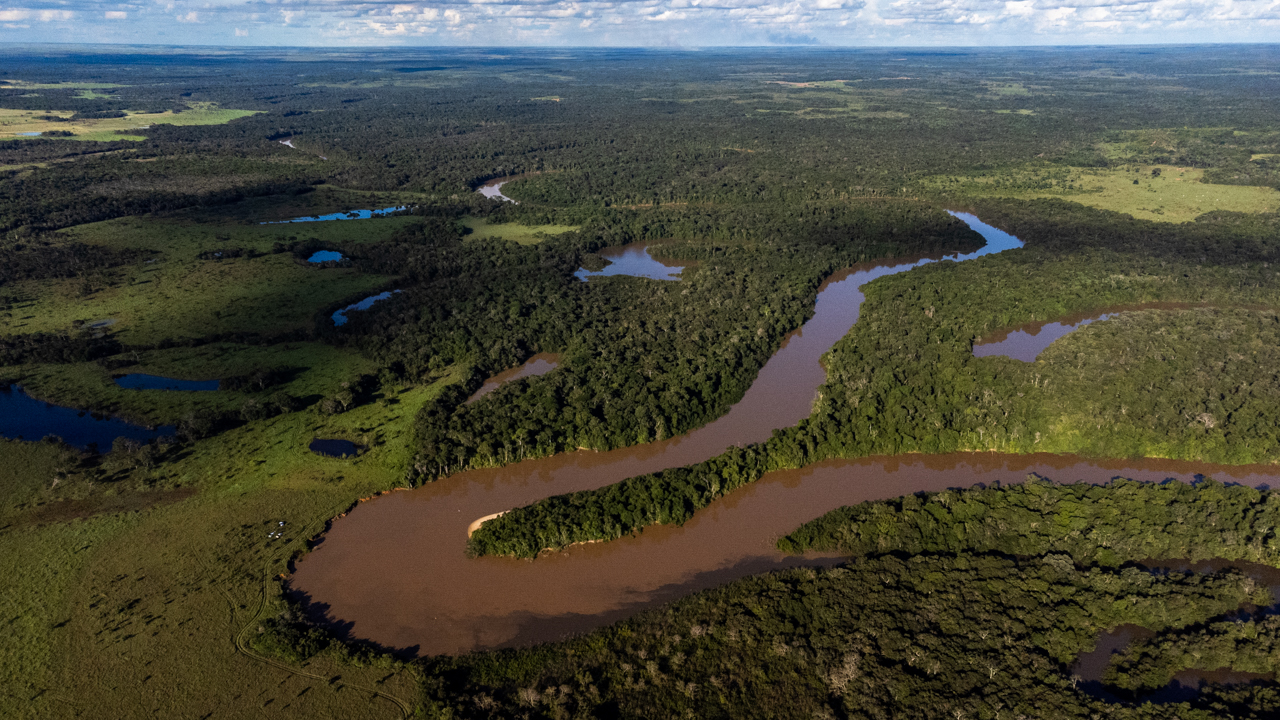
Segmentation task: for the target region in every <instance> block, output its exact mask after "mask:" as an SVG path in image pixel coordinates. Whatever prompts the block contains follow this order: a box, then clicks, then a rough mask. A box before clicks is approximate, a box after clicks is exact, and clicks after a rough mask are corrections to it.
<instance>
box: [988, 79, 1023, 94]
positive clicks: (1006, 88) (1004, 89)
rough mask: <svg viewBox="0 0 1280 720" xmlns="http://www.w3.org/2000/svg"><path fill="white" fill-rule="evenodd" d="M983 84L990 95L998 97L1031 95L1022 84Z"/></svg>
mask: <svg viewBox="0 0 1280 720" xmlns="http://www.w3.org/2000/svg"><path fill="white" fill-rule="evenodd" d="M983 84H984V85H986V86H987V92H989V93H991V94H992V95H1000V96H1005V97H1007V96H1029V95H1030V94H1031V91H1030V90H1028V89H1027V86H1025V85H1023V84H1022V83H1016V82H1011V83H1001V82H988V83H983Z"/></svg>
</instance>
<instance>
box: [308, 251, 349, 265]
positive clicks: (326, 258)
mask: <svg viewBox="0 0 1280 720" xmlns="http://www.w3.org/2000/svg"><path fill="white" fill-rule="evenodd" d="M342 259H343V258H342V253H340V252H338V251H337V250H317V251H316V252H315V253H314V254H313V255H312V256H311V257H309V258H307V262H309V263H323V262H330V261H332V262H338V261H340V260H342Z"/></svg>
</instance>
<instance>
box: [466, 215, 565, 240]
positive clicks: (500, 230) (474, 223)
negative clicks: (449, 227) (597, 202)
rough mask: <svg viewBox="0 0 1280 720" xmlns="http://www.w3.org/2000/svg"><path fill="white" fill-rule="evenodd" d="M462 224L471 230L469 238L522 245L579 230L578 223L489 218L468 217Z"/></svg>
mask: <svg viewBox="0 0 1280 720" xmlns="http://www.w3.org/2000/svg"><path fill="white" fill-rule="evenodd" d="M462 224H463V225H465V226H466V227H467V228H469V229H470V230H471V234H470V235H469V237H468V239H475V240H479V239H482V238H494V239H497V240H510V241H511V242H514V243H519V244H521V245H536V244H538V243H540V242H542V241H543V240H544V239H546V238H547V237H549V236H551V235H559V234H561V233H566V232H569V231H570V230H577V229H578V227H579V226H577V225H521V224H519V223H497V224H493V223H490V222H489V219H488V218H466V219H464V220H463V221H462Z"/></svg>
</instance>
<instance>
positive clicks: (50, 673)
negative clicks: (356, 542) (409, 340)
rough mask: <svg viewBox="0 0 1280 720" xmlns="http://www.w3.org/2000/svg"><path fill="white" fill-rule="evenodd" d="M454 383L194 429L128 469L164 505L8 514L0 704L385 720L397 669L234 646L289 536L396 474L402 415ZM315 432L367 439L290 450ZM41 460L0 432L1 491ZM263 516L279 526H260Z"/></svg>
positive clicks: (39, 478) (116, 713) (38, 482)
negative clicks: (211, 430) (27, 518)
mask: <svg viewBox="0 0 1280 720" xmlns="http://www.w3.org/2000/svg"><path fill="white" fill-rule="evenodd" d="M174 361H175V362H179V361H180V360H179V359H174ZM458 377H459V376H458V375H457V374H456V373H455V374H452V375H450V376H448V377H445V378H443V379H441V380H439V381H438V382H436V383H435V384H433V385H430V386H426V387H410V388H385V389H384V392H383V393H380V394H379V395H378V396H377V399H376V401H375V402H371V403H369V404H367V405H364V406H362V407H359V408H356V409H354V410H352V411H350V412H348V413H346V414H343V415H338V416H333V417H326V416H321V415H318V414H316V413H315V412H313V411H310V410H306V411H302V412H297V413H292V414H289V415H284V416H280V417H277V418H272V419H270V420H266V421H261V422H256V423H252V424H250V425H247V426H245V427H242V428H239V429H237V430H233V431H230V432H227V433H224V434H222V435H219V436H216V437H213V438H209V439H207V440H204V441H201V442H200V443H198V444H196V445H195V446H193V447H191V448H189V449H188V450H186V451H185V454H184V455H182V456H180V457H179V458H177V459H175V460H173V461H171V462H168V463H166V464H165V465H163V466H162V467H161V468H160V469H157V470H153V471H149V473H150V477H149V478H145V480H146V482H147V483H149V484H151V485H154V486H157V487H165V488H168V487H185V488H194V489H196V490H198V492H197V493H196V494H194V495H192V496H190V497H188V498H186V499H184V500H181V501H180V502H174V503H169V504H164V505H154V506H151V507H149V508H144V509H139V510H135V511H130V512H125V513H117V514H112V515H104V516H99V517H96V518H91V519H83V520H74V521H71V522H62V523H54V524H48V525H43V526H35V525H31V524H25V525H23V524H21V521H22V515H21V514H20V513H19V514H17V515H14V514H13V513H10V516H9V517H8V521H9V523H8V525H7V526H5V527H4V528H3V529H0V534H2V535H3V538H4V542H0V568H3V569H4V570H5V571H6V573H7V575H6V577H7V578H9V581H8V582H6V584H5V585H4V587H3V589H0V607H3V611H4V617H5V618H21V620H19V621H13V622H11V623H10V624H11V625H15V627H14V628H13V632H12V633H11V635H10V637H13V638H16V639H17V640H18V642H16V643H7V644H6V646H5V648H3V649H0V662H2V663H3V664H4V665H3V678H4V679H3V683H4V685H3V692H4V695H3V697H0V714H3V715H4V716H5V717H62V716H73V715H77V714H83V713H85V712H90V713H92V714H93V715H94V716H98V717H132V716H137V715H141V714H151V715H156V716H160V717H208V716H209V715H210V714H212V715H213V716H215V717H217V716H227V717H231V716H242V715H243V713H244V708H246V707H258V708H260V709H261V710H260V711H261V712H262V713H264V714H269V715H271V716H284V717H306V718H312V717H343V718H390V717H399V716H400V715H401V714H402V710H401V708H400V706H399V705H397V703H396V702H395V701H392V700H388V699H387V698H386V697H385V696H391V697H394V698H396V699H397V700H398V701H399V702H400V703H403V704H411V703H412V701H413V700H414V698H415V696H416V685H415V678H414V676H413V675H412V674H411V673H409V672H406V671H403V670H401V669H400V668H399V667H397V666H394V665H390V666H387V665H384V666H379V667H367V668H361V667H353V666H351V665H349V664H338V663H335V662H334V660H333V659H331V658H327V657H318V658H315V659H313V660H312V661H310V662H308V663H306V664H304V665H302V666H301V667H296V668H295V667H288V666H283V665H277V664H272V663H270V662H264V661H262V660H260V659H256V658H255V657H254V656H253V654H252V652H251V651H248V650H247V643H245V642H244V641H245V640H246V639H247V638H249V637H251V636H252V635H253V634H254V633H255V632H256V631H257V623H258V622H259V621H261V620H262V619H265V618H266V617H269V616H271V615H274V614H275V613H278V612H280V611H281V610H282V606H281V605H280V604H279V601H278V600H276V599H275V598H276V596H277V590H276V586H275V583H274V581H273V578H275V577H276V576H278V575H280V574H282V573H286V572H288V561H289V559H290V558H291V557H292V556H293V555H294V554H295V553H298V552H301V551H302V550H303V549H304V548H305V543H306V540H307V539H308V538H310V537H312V536H313V535H314V534H316V533H317V532H319V531H320V530H321V529H322V528H323V526H324V523H325V522H326V521H327V520H328V519H329V518H331V517H333V516H334V515H336V514H338V513H341V512H342V511H344V510H345V509H346V508H347V507H348V506H349V505H350V504H351V503H352V502H353V501H354V500H355V499H356V498H359V497H364V496H368V495H370V494H373V493H376V492H379V491H382V490H387V489H391V488H394V487H396V486H397V485H398V484H399V483H400V482H401V480H402V478H403V477H404V473H405V470H406V469H407V468H408V463H409V460H410V449H409V446H408V441H409V421H410V420H411V419H412V418H413V416H414V414H415V413H416V412H417V410H418V408H419V407H420V406H421V405H422V403H424V402H426V401H427V400H429V399H430V398H432V397H434V395H435V394H436V393H438V392H439V391H440V389H441V388H443V387H444V386H445V385H447V384H449V383H452V382H456V381H457V379H458ZM315 437H341V438H346V439H351V440H354V441H357V442H360V443H362V444H365V445H368V446H369V447H370V449H369V451H368V452H367V453H365V454H363V455H361V456H360V457H359V458H355V459H349V460H336V459H331V458H322V457H319V456H317V455H314V454H312V453H310V452H309V451H307V449H306V446H307V444H308V443H309V442H310V440H311V439H313V438H315ZM56 455H57V451H56V450H55V449H53V448H52V447H51V446H47V445H43V444H32V443H16V442H0V468H4V470H0V482H3V483H4V487H5V489H6V492H8V491H9V490H10V488H12V487H24V488H28V490H27V491H26V493H27V494H28V495H29V494H30V492H31V491H30V488H31V487H34V486H41V487H43V486H44V485H45V484H47V476H49V475H51V474H52V472H53V468H54V466H55V465H56V464H57V457H56ZM139 472H142V471H139ZM103 492H109V490H104V491H103ZM27 512H31V511H30V510H28V511H27ZM280 521H284V522H285V525H284V528H285V533H284V536H283V537H282V538H280V539H270V538H268V537H267V533H268V532H269V530H268V528H271V529H274V528H278V527H280V526H279V525H278V523H279V522H280ZM19 624H20V627H18V626H16V625H19ZM88 678H93V680H88ZM231 688H234V691H231V690H229V689H231ZM375 691H376V692H379V693H382V694H383V696H381V697H380V696H376V695H374V692H375Z"/></svg>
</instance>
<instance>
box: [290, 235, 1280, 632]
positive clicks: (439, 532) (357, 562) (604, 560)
mask: <svg viewBox="0 0 1280 720" xmlns="http://www.w3.org/2000/svg"><path fill="white" fill-rule="evenodd" d="M957 217H960V218H961V219H962V220H964V221H965V222H966V223H968V224H969V225H970V226H971V227H973V228H974V229H975V230H977V231H978V232H980V233H981V234H982V235H983V236H984V238H986V240H987V244H986V246H985V247H983V248H982V249H981V250H979V251H977V252H974V253H968V254H963V255H954V256H950V257H949V258H946V259H950V260H955V261H966V260H970V259H973V258H977V257H980V256H982V255H988V254H991V253H995V252H1002V251H1006V250H1011V249H1014V248H1017V247H1021V242H1019V241H1018V240H1017V239H1016V238H1013V237H1012V236H1010V235H1008V234H1006V233H1004V232H1001V231H1000V230H997V229H996V228H993V227H991V226H989V225H986V224H984V223H982V222H981V221H979V220H978V219H977V218H975V217H973V216H972V215H963V214H959V215H957ZM936 261H937V259H932V258H924V259H916V260H907V261H890V262H887V263H884V264H867V265H863V266H859V267H856V268H852V269H850V270H848V271H845V272H843V273H840V274H837V275H835V276H833V277H832V278H830V279H828V280H827V282H825V283H824V284H823V286H822V287H821V288H820V290H819V294H818V299H817V305H816V308H815V312H814V316H813V317H812V318H811V319H810V320H809V321H808V322H807V323H805V324H804V326H803V327H802V328H801V329H799V330H797V331H795V332H794V333H792V334H791V335H790V336H789V337H788V338H787V339H786V341H785V342H784V344H783V346H782V347H781V348H780V349H779V350H778V352H777V353H776V354H775V355H774V356H773V357H772V358H770V360H769V361H768V363H766V365H765V366H764V368H762V369H761V371H760V374H759V376H758V377H757V379H756V381H755V383H753V385H752V386H751V388H750V389H748V391H747V393H746V395H745V396H744V397H743V399H742V400H741V401H739V402H738V403H737V404H736V405H734V406H733V408H731V409H730V411H729V412H728V413H727V414H726V415H724V416H723V417H721V418H720V419H718V420H716V421H714V422H712V423H710V424H708V425H706V426H705V427H702V428H699V429H697V430H694V431H693V432H690V433H688V434H687V435H684V436H681V437H677V438H672V439H669V440H665V441H661V442H655V443H649V444H646V445H641V446H637V447H631V448H623V449H620V450H615V451H611V452H604V453H596V452H590V451H580V452H574V453H566V454H562V455H558V456H555V457H551V458H543V459H538V460H529V461H525V462H521V463H517V464H515V465H510V466H508V467H505V468H498V469H486V470H474V471H468V472H464V473H459V474H457V475H454V476H451V477H449V478H446V479H444V480H441V481H438V482H436V483H433V484H431V485H428V486H425V487H423V488H419V489H416V490H412V491H405V492H396V493H390V494H387V495H383V496H381V497H379V498H377V499H375V500H372V501H369V502H366V503H362V504H361V505H359V506H358V507H357V508H355V509H354V510H353V511H352V512H350V513H348V514H347V515H346V516H345V517H343V518H340V519H338V520H336V521H335V522H334V523H333V525H332V527H331V529H330V530H329V532H328V533H327V534H326V535H325V537H324V538H323V539H322V540H321V541H320V543H319V544H318V545H317V547H316V548H315V549H314V550H313V551H312V552H311V553H309V554H308V555H306V556H305V557H303V558H302V559H301V560H300V561H299V562H298V563H297V566H296V568H295V571H294V573H293V576H292V578H291V579H290V591H291V592H292V593H294V594H295V595H296V596H297V597H299V599H302V600H303V601H305V602H306V603H307V607H308V609H309V612H311V614H312V615H313V617H316V618H317V619H323V620H325V621H328V622H330V623H332V625H333V627H335V629H336V630H338V631H339V632H340V633H345V634H347V635H349V636H351V637H357V638H362V639H367V640H372V641H374V642H377V643H379V644H382V645H385V646H388V647H392V648H399V649H405V650H410V651H412V652H416V653H418V654H423V655H430V654H446V653H447V654H456V653H464V652H469V651H473V650H484V649H491V648H498V647H508V646H520V645H529V644H534V643H538V642H543V641H548V640H555V639H557V638H560V637H563V636H564V635H566V634H570V633H576V632H582V631H587V630H591V629H593V628H597V627H600V626H602V625H606V624H608V623H611V622H614V621H617V620H619V619H622V618H625V617H628V616H630V615H633V614H635V613H636V612H638V611H640V610H642V609H644V608H648V607H652V606H655V605H658V604H661V603H664V602H669V601H671V600H674V599H677V598H680V597H682V596H685V595H688V594H689V593H691V592H694V591H697V590H701V589H705V588H709V587H714V586H716V585H720V584H723V583H725V582H728V581H730V580H733V579H736V578H740V577H743V576H746V575H751V574H755V573H759V572H763V571H766V570H772V569H778V568H784V567H791V566H796V565H829V564H835V563H837V562H839V561H840V558H837V557H834V556H820V555H807V556H804V557H794V556H787V555H783V554H782V553H780V552H779V551H778V550H777V549H776V547H775V545H774V543H775V542H776V540H777V538H778V537H779V536H780V535H782V534H785V533H787V532H790V531H791V530H793V529H795V528H796V527H798V526H799V525H800V524H802V523H804V522H806V521H808V520H811V519H813V518H815V517H818V516H819V515H821V514H823V513H825V512H827V511H829V510H833V509H835V508H838V507H841V506H844V505H849V504H854V503H858V502H865V501H868V500H877V499H885V498H891V497H897V496H899V495H903V494H906V493H913V492H918V491H922V490H943V489H946V488H949V487H969V486H971V485H973V484H975V483H991V482H995V481H999V482H1001V483H1006V484H1007V483H1014V482H1019V481H1021V480H1023V479H1025V477H1026V476H1027V474H1028V473H1033V472H1034V473H1038V474H1041V475H1045V476H1048V477H1051V478H1053V479H1055V480H1060V481H1086V482H1105V481H1106V480H1108V479H1110V478H1112V477H1114V476H1117V475H1124V476H1127V477H1133V478H1136V479H1142V480H1163V479H1166V478H1169V477H1177V478H1180V479H1185V480H1189V479H1192V478H1193V477H1194V476H1195V475H1197V474H1210V475H1213V476H1215V477H1218V478H1220V479H1222V480H1233V481H1236V482H1243V483H1248V484H1254V485H1257V484H1262V483H1274V482H1275V481H1276V480H1277V479H1280V474H1277V472H1276V470H1275V469H1273V468H1270V467H1254V468H1250V467H1234V466H1233V467H1225V466H1210V465H1204V464H1190V463H1177V462H1170V461H1155V460H1153V461H1140V462H1136V463H1135V462H1119V461H1117V462H1106V461H1090V460H1084V459H1081V458H1076V457H1068V456H1054V455H1029V456H1004V455H998V454H994V453H977V454H956V455H945V456H924V455H905V456H897V457H873V458H860V459H856V460H834V461H828V462H824V463H819V464H816V465H812V466H809V467H806V468H804V469H801V470H795V471H786V472H776V473H771V474H769V475H766V476H765V477H764V478H763V479H761V480H760V481H759V482H757V483H754V484H752V485H749V486H747V487H745V488H742V489H740V490H738V491H736V492H734V493H732V494H730V495H728V496H726V497H724V498H721V499H719V500H717V501H716V502H714V503H713V504H712V505H711V506H710V507H708V508H706V509H704V510H702V511H700V512H699V513H698V514H697V515H696V516H695V517H694V519H693V520H691V521H690V522H688V523H686V524H685V525H683V526H680V527H675V526H658V527H652V528H649V529H647V530H645V531H644V532H643V533H642V534H640V535H638V536H635V537H629V538H624V539H621V540H617V541H613V542H609V543H600V544H589V545H580V546H576V547H572V548H570V549H569V550H567V551H565V552H562V553H555V554H551V555H547V556H544V557H542V558H539V559H538V560H535V561H527V560H515V559H511V558H495V557H485V558H477V559H469V558H467V557H466V556H465V555H464V549H465V546H466V539H467V530H468V527H469V526H470V525H471V524H472V522H473V521H474V520H476V519H478V518H482V517H484V516H487V515H492V514H494V513H498V512H502V511H505V510H508V509H510V508H512V507H517V506H520V505H526V504H529V503H531V502H534V501H536V500H539V499H541V498H544V497H547V496H550V495H556V494H560V493H566V492H572V491H577V490H589V489H594V488H599V487H603V486H605V485H609V484H612V483H615V482H618V481H620V480H623V479H625V478H627V477H632V476H635V475H640V474H643V473H648V472H654V471H657V470H661V469H664V468H669V467H677V466H681V465H688V464H691V463H696V462H701V461H702V460H706V459H708V458H710V457H714V456H715V455H717V454H719V453H721V452H723V451H724V450H725V449H726V448H728V447H729V446H731V445H734V444H745V443H753V442H759V441H761V440H765V439H767V438H768V437H769V436H770V434H771V432H772V431H773V430H774V429H776V428H780V427H788V426H791V425H794V424H796V423H798V422H799V421H800V420H801V419H803V418H805V417H807V416H808V415H809V413H810V410H811V408H812V403H813V399H814V394H815V392H816V391H817V388H818V387H819V386H820V385H821V384H822V382H823V380H824V377H825V373H824V372H823V370H822V367H821V365H820V364H819V359H820V358H821V356H822V354H823V353H824V352H826V350H827V349H829V348H830V347H831V346H832V345H833V344H834V343H835V342H836V341H837V340H839V339H840V338H841V337H843V336H844V335H845V334H846V333H847V332H848V331H849V329H850V328H852V327H853V324H854V323H855V322H856V321H857V319H858V309H859V306H860V305H861V302H862V299H863V295H862V292H861V290H860V288H861V286H862V285H864V284H866V283H868V282H871V281H872V280H875V279H876V278H879V277H883V276H885V275H891V274H894V273H898V272H905V271H907V270H910V269H911V268H914V267H918V266H920V265H922V264H925V263H929V262H936Z"/></svg>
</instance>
